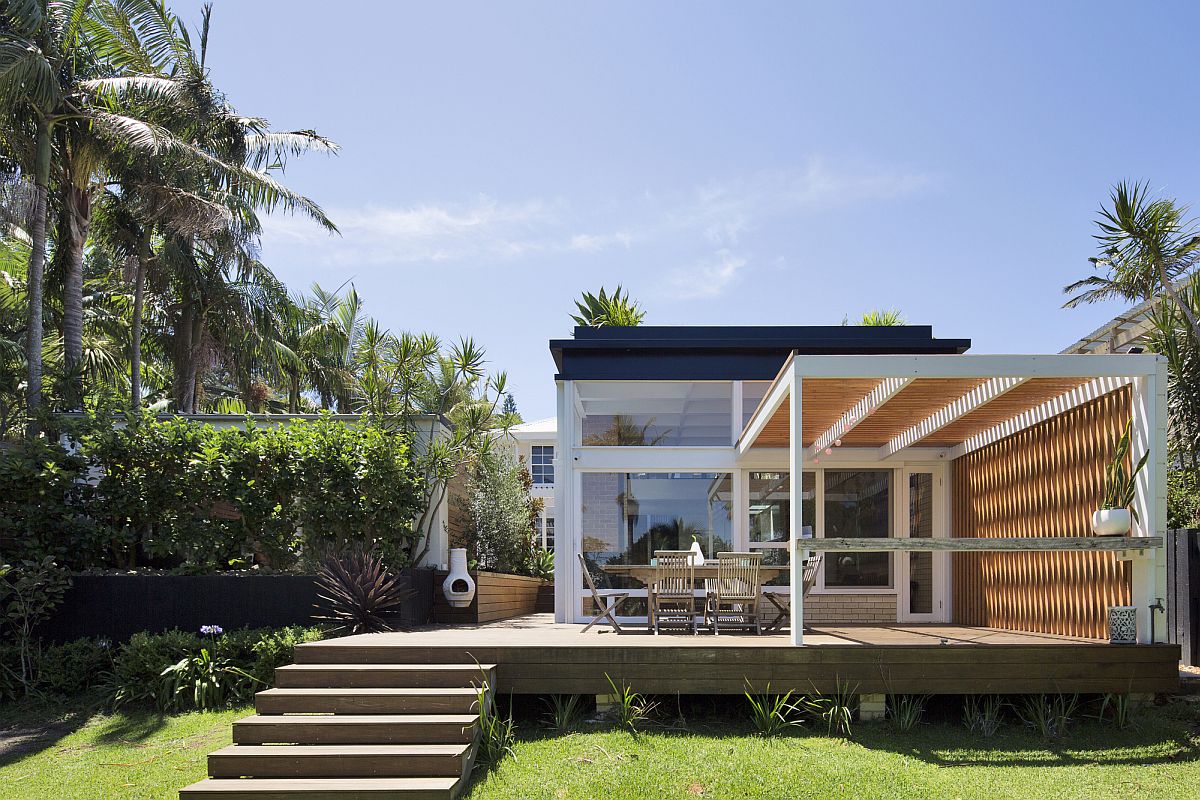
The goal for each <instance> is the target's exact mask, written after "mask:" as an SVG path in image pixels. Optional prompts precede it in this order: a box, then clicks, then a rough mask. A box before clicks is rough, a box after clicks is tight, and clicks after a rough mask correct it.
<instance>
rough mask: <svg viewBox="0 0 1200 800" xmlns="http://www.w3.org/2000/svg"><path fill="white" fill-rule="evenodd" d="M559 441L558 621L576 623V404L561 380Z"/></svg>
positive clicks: (556, 461)
mask: <svg viewBox="0 0 1200 800" xmlns="http://www.w3.org/2000/svg"><path fill="white" fill-rule="evenodd" d="M557 390H558V441H557V443H556V446H555V448H554V508H555V512H554V513H555V515H556V516H555V520H554V521H555V525H556V526H557V530H555V532H554V621H555V622H574V621H575V609H576V608H577V607H578V605H579V590H578V589H577V588H576V584H578V583H579V559H578V558H577V557H576V555H575V554H576V553H578V552H580V550H579V547H580V545H579V531H578V530H577V529H576V528H577V526H576V523H575V520H576V514H575V511H576V509H575V499H574V497H575V492H574V487H575V468H574V467H575V460H574V458H573V457H572V453H573V452H574V445H575V404H574V403H573V402H572V395H573V393H574V388H573V386H572V384H571V382H570V381H558V382H557Z"/></svg>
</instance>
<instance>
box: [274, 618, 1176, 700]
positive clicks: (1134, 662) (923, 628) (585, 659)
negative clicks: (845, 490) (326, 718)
mask: <svg viewBox="0 0 1200 800" xmlns="http://www.w3.org/2000/svg"><path fill="white" fill-rule="evenodd" d="M581 627H582V626H579V625H558V624H555V623H554V622H553V621H552V617H551V616H550V615H548V614H535V615H531V616H528V617H521V618H518V619H512V620H506V621H503V622H497V623H490V624H485V625H473V626H454V627H449V626H446V627H438V628H429V629H421V630H416V631H408V632H398V633H384V634H371V635H364V636H350V637H345V638H341V639H333V640H329V641H326V642H315V643H312V644H304V645H300V646H299V647H298V648H297V650H296V661H297V663H301V664H320V663H329V664H339V663H340V664H350V663H355V664H367V663H376V664H422V663H431V664H432V663H437V664H452V663H463V662H464V661H466V662H468V663H469V662H470V661H471V660H472V659H475V660H477V661H480V662H484V663H490V664H495V665H496V679H497V681H496V687H495V688H496V690H497V691H499V692H512V693H515V694H549V693H578V694H606V693H607V692H608V691H610V690H609V687H608V680H607V678H606V676H611V677H612V679H613V680H614V681H616V682H617V683H621V682H626V683H628V684H629V685H630V686H632V687H633V688H634V689H636V690H637V691H641V692H647V693H655V694H674V693H677V692H678V693H683V694H741V693H742V692H743V691H745V688H746V685H747V683H749V684H750V685H751V686H753V687H754V688H756V689H765V688H766V685H767V683H768V682H769V683H770V684H771V688H772V689H773V690H777V689H784V690H785V689H796V690H798V691H814V690H816V691H822V692H828V691H831V690H833V689H835V688H837V686H838V684H839V683H842V684H849V685H850V686H851V687H852V688H853V690H854V691H856V692H858V693H898V694H908V693H920V694H985V693H1002V694H1010V693H1011V694H1022V693H1042V692H1047V693H1050V692H1081V693H1091V692H1138V693H1146V692H1170V691H1175V690H1176V689H1177V688H1178V685H1179V673H1178V663H1179V647H1178V646H1177V645H1169V644H1156V645H1111V644H1109V643H1108V642H1104V641H1099V640H1095V639H1083V638H1077V637H1069V636H1057V635H1052V634H1041V633H1022V632H1017V631H1005V630H997V629H993V628H973V627H964V626H958V625H861V626H858V625H837V626H832V625H817V626H814V627H813V628H812V629H811V631H812V632H811V633H808V632H806V634H805V637H804V641H805V645H804V646H803V647H794V646H792V645H791V643H790V642H789V640H788V638H787V637H786V636H730V635H725V634H722V635H721V636H713V635H711V634H707V635H703V634H702V635H700V636H688V635H661V636H653V635H651V634H648V633H642V632H637V633H632V634H626V635H617V634H615V633H612V632H597V630H596V629H593V630H592V631H589V632H588V633H586V634H581V633H580V632H579V631H580V629H581Z"/></svg>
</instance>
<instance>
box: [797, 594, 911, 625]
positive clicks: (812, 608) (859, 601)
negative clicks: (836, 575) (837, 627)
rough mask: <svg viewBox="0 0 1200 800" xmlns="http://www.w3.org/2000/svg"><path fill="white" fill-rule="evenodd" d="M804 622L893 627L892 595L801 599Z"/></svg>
mask: <svg viewBox="0 0 1200 800" xmlns="http://www.w3.org/2000/svg"><path fill="white" fill-rule="evenodd" d="M804 621H805V622H811V623H814V624H820V623H825V624H852V623H864V624H872V623H892V622H895V621H896V595H894V594H810V595H809V596H808V597H806V598H804Z"/></svg>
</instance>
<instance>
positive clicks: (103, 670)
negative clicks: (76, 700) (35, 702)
mask: <svg viewBox="0 0 1200 800" xmlns="http://www.w3.org/2000/svg"><path fill="white" fill-rule="evenodd" d="M35 663H36V667H35V669H36V673H35V675H36V677H35V686H36V687H37V689H38V690H39V691H42V692H49V693H50V694H56V695H62V696H64V697H72V696H75V695H78V694H82V693H83V692H85V691H87V690H88V689H90V688H92V687H93V686H95V685H97V684H99V683H100V677H101V676H103V675H107V674H108V673H109V672H111V671H112V668H113V651H112V646H111V645H110V644H109V643H108V642H104V641H100V640H98V639H76V640H75V641H73V642H67V643H66V644H59V645H50V646H48V647H44V648H42V651H41V653H40V654H39V655H38V656H37V658H36V662H35Z"/></svg>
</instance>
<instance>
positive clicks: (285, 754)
mask: <svg viewBox="0 0 1200 800" xmlns="http://www.w3.org/2000/svg"><path fill="white" fill-rule="evenodd" d="M469 750H470V745H469V744H390V745H378V744H373V745H367V744H357V745H244V744H235V745H230V746H228V747H222V748H221V749H220V750H218V751H216V752H215V753H209V755H208V774H209V775H211V776H212V777H214V778H240V777H243V776H252V777H255V778H311V777H318V778H344V777H350V778H406V777H416V778H428V777H456V778H457V777H461V776H462V775H463V774H464V773H465V771H466V766H467V755H468V751H469Z"/></svg>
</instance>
